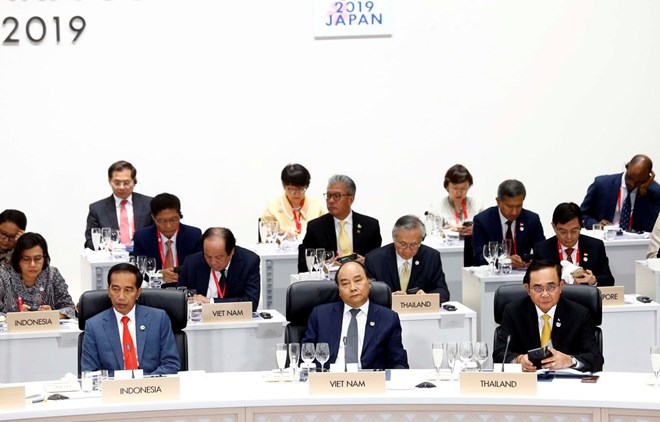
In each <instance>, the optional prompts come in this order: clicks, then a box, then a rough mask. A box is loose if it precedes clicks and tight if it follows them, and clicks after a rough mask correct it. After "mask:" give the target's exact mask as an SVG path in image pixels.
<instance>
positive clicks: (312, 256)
mask: <svg viewBox="0 0 660 422" xmlns="http://www.w3.org/2000/svg"><path fill="white" fill-rule="evenodd" d="M315 261H316V249H314V248H307V249H305V262H306V263H307V271H309V272H310V273H311V272H312V271H314V262H315Z"/></svg>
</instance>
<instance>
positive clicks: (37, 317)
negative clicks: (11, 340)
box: [7, 311, 60, 333]
mask: <svg viewBox="0 0 660 422" xmlns="http://www.w3.org/2000/svg"><path fill="white" fill-rule="evenodd" d="M53 331H60V312H59V311H34V312H9V313H8V314H7V332H9V333H40V332H53Z"/></svg>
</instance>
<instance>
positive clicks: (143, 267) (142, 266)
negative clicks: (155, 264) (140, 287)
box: [135, 255, 147, 280]
mask: <svg viewBox="0 0 660 422" xmlns="http://www.w3.org/2000/svg"><path fill="white" fill-rule="evenodd" d="M135 263H136V264H137V267H138V270H140V272H141V273H142V279H143V280H144V276H145V275H146V274H147V257H146V256H144V255H140V256H138V257H137V258H136V260H135Z"/></svg>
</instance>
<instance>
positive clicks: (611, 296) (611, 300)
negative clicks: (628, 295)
mask: <svg viewBox="0 0 660 422" xmlns="http://www.w3.org/2000/svg"><path fill="white" fill-rule="evenodd" d="M598 290H600V297H601V298H602V299H603V306H623V286H609V287H598Z"/></svg>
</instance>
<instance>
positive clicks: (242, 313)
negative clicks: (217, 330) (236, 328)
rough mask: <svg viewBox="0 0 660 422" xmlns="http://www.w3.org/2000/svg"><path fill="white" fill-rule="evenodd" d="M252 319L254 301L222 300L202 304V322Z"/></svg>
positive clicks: (214, 322) (215, 322)
mask: <svg viewBox="0 0 660 422" xmlns="http://www.w3.org/2000/svg"><path fill="white" fill-rule="evenodd" d="M246 321H252V302H221V303H205V304H203V305H202V322H203V323H204V324H217V323H226V322H246Z"/></svg>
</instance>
